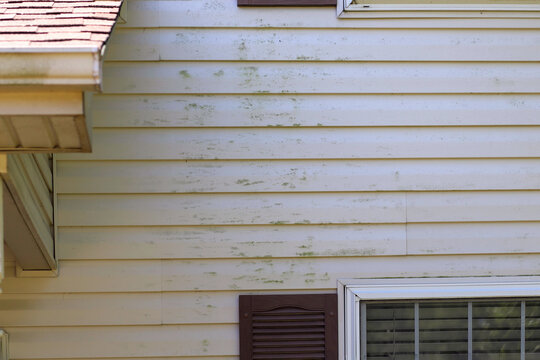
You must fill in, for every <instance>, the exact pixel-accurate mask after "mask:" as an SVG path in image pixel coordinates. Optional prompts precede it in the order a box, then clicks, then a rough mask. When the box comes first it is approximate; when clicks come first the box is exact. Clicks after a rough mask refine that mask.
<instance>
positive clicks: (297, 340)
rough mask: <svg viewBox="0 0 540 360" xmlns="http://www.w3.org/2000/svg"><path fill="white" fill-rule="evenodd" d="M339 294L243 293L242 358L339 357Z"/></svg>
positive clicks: (329, 358)
mask: <svg viewBox="0 0 540 360" xmlns="http://www.w3.org/2000/svg"><path fill="white" fill-rule="evenodd" d="M337 329H338V328H337V295H336V294H305V295H240V360H252V359H253V360H258V359H261V360H262V359H305V360H307V359H326V360H337V358H338V350H337V349H338V346H337V345H338V343H337V342H338V339H337V338H338V334H337Z"/></svg>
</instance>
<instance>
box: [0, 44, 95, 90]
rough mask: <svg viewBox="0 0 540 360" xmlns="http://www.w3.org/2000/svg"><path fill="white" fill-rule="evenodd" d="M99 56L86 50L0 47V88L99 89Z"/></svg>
mask: <svg viewBox="0 0 540 360" xmlns="http://www.w3.org/2000/svg"><path fill="white" fill-rule="evenodd" d="M101 63H102V54H101V51H100V49H99V48H98V47H89V48H75V47H74V48H24V47H23V48H0V88H1V87H10V88H12V87H13V86H29V85H30V86H67V87H77V88H80V89H81V90H99V87H100V84H101V74H102V70H101Z"/></svg>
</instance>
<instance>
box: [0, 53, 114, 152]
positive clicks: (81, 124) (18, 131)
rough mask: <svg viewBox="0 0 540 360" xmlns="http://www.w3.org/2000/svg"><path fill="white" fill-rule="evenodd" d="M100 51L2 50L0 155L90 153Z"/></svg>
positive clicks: (98, 87)
mask: <svg viewBox="0 0 540 360" xmlns="http://www.w3.org/2000/svg"><path fill="white" fill-rule="evenodd" d="M104 48H105V47H104V46H103V47H102V48H101V49H100V48H98V47H88V48H61V49H59V48H8V49H5V48H4V49H1V50H0V152H89V151H91V143H90V139H91V126H90V123H89V119H87V118H86V117H85V114H84V101H83V98H84V96H83V95H84V92H85V91H89V92H93V91H99V90H100V86H101V78H102V59H103V56H102V54H103V50H104Z"/></svg>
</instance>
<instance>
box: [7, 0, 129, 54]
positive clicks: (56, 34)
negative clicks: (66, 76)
mask: <svg viewBox="0 0 540 360" xmlns="http://www.w3.org/2000/svg"><path fill="white" fill-rule="evenodd" d="M121 4H122V0H53V1H50V0H0V48H7V47H8V48H13V47H55V48H56V47H58V48H62V47H96V46H97V47H101V46H102V45H103V43H104V42H105V41H106V40H107V38H108V36H109V34H110V33H111V31H112V28H113V25H114V23H115V21H116V18H117V16H118V12H119V10H120V5H121Z"/></svg>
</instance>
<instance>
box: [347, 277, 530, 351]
mask: <svg viewBox="0 0 540 360" xmlns="http://www.w3.org/2000/svg"><path fill="white" fill-rule="evenodd" d="M539 295H540V278H535V277H526V278H522V277H497V278H442V279H427V278H426V279H366V280H357V279H355V280H341V281H340V282H339V286H338V296H339V297H340V301H339V302H338V304H340V305H342V306H341V307H340V310H339V319H340V321H341V323H340V346H341V347H340V354H341V356H340V358H341V359H347V360H375V359H377V360H379V359H400V360H409V359H410V360H418V359H430V360H431V359H438V360H447V359H448V360H461V359H463V360H473V359H474V360H484V359H485V360H491V359H500V360H503V359H504V360H524V359H540V297H538V296H539ZM532 354H534V355H532ZM532 356H534V357H532Z"/></svg>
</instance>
